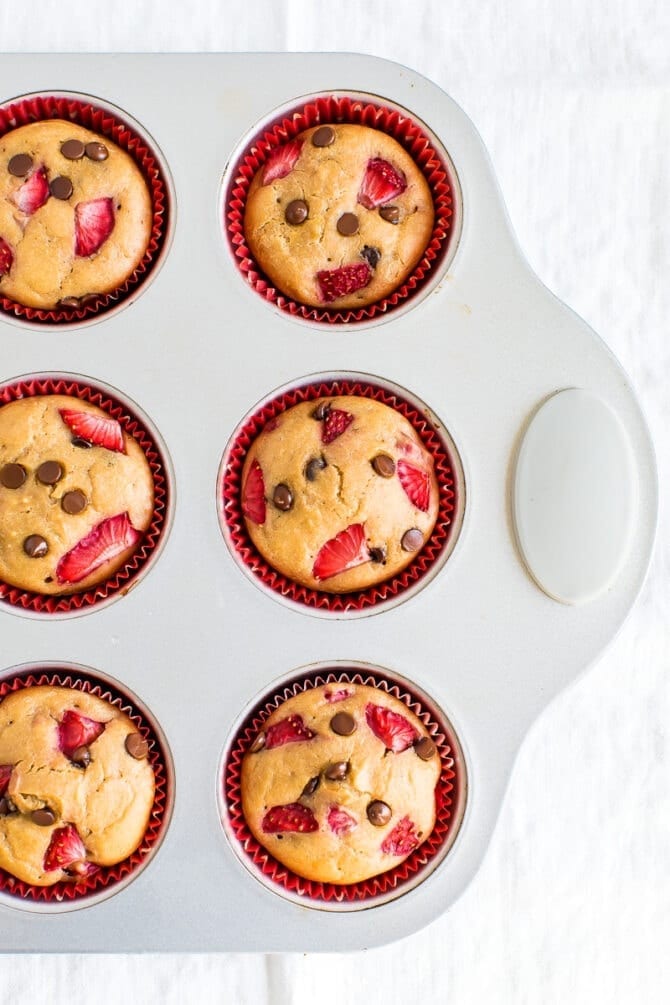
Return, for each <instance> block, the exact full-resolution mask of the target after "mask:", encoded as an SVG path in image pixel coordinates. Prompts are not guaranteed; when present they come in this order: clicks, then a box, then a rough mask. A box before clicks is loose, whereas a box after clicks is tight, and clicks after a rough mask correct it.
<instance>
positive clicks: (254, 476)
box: [242, 461, 266, 526]
mask: <svg viewBox="0 0 670 1005" xmlns="http://www.w3.org/2000/svg"><path fill="white" fill-rule="evenodd" d="M265 510H266V507H265V481H264V479H263V469H262V468H261V466H260V464H259V463H258V461H253V462H252V464H251V467H250V468H249V473H248V474H247V480H246V482H245V483H244V488H243V490H242V512H243V513H244V515H245V516H248V517H249V519H250V520H253V521H254V523H257V524H258V525H259V526H260V525H261V524H264V523H265Z"/></svg>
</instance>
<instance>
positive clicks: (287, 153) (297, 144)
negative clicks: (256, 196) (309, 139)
mask: <svg viewBox="0 0 670 1005" xmlns="http://www.w3.org/2000/svg"><path fill="white" fill-rule="evenodd" d="M301 149H302V140H291V142H290V143H284V144H283V145H282V146H280V147H275V148H274V150H271V151H270V155H269V157H268V159H267V160H266V162H265V167H264V168H263V184H264V185H269V184H270V182H272V181H277V179H278V178H285V177H286V175H287V174H290V173H291V171H292V170H293V168H294V167H295V164H296V161H297V160H298V157H299V156H300V151H301Z"/></svg>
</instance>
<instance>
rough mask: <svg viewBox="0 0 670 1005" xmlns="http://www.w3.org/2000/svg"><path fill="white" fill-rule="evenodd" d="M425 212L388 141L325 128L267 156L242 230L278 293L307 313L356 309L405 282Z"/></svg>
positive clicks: (416, 172) (421, 240)
mask: <svg viewBox="0 0 670 1005" xmlns="http://www.w3.org/2000/svg"><path fill="white" fill-rule="evenodd" d="M434 215H435V214H434V208H433V200H432V196H431V193H430V189H429V187H428V184H427V182H426V180H425V178H424V176H423V174H422V172H421V170H420V169H419V167H418V166H417V164H416V163H415V162H414V161H413V160H412V157H411V156H410V155H409V154H408V153H407V151H406V150H405V149H404V148H403V147H402V146H401V145H400V144H399V143H398V142H397V140H395V139H393V137H391V136H388V135H387V134H386V133H383V132H380V131H379V130H377V129H371V128H369V127H367V126H359V125H347V124H334V125H332V126H330V125H326V126H315V127H313V128H312V129H307V130H305V131H304V132H302V133H300V134H299V136H297V137H296V138H295V139H293V140H291V141H290V142H288V143H285V144H283V145H282V146H279V147H276V148H275V149H274V150H273V151H271V153H270V155H269V156H268V158H267V160H266V161H265V163H264V164H263V165H262V167H261V168H259V170H258V172H257V174H256V176H255V177H254V179H253V181H252V183H251V186H250V188H249V193H248V196H247V200H246V207H245V217H244V232H245V237H246V240H247V243H248V245H249V248H250V250H251V252H252V254H253V256H254V258H255V259H256V261H257V262H258V264H259V265H260V267H261V269H262V270H263V271H264V272H265V273H266V274H267V275H268V276H269V278H270V279H271V281H272V282H273V283H274V284H275V285H276V286H277V287H278V288H279V289H280V290H281V291H282V292H283V293H285V294H287V295H288V296H290V297H292V298H294V299H295V300H297V301H299V302H300V303H303V304H309V305H311V306H315V307H328V306H332V307H335V308H350V307H363V306H365V305H366V304H371V303H374V302H375V301H377V300H381V299H382V298H384V297H386V296H388V295H389V293H391V292H392V290H394V289H395V288H396V287H398V286H400V285H401V284H402V283H403V282H404V280H405V279H406V278H407V277H408V276H409V275H410V273H411V272H412V271H413V269H414V268H415V266H416V265H417V263H418V262H419V260H420V258H421V256H422V254H423V252H424V251H425V249H426V247H427V245H428V242H429V241H430V237H431V234H432V230H433V220H434Z"/></svg>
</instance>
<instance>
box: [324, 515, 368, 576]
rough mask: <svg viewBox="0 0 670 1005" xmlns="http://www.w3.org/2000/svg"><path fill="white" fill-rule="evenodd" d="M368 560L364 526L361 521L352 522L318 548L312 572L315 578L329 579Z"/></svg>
mask: <svg viewBox="0 0 670 1005" xmlns="http://www.w3.org/2000/svg"><path fill="white" fill-rule="evenodd" d="M369 561H370V554H369V552H368V548H367V545H366V543H365V528H364V527H363V524H362V523H352V524H350V525H349V526H348V527H345V529H344V530H341V531H340V533H339V534H337V535H336V536H335V537H331V539H330V541H326V543H325V544H324V545H323V546H322V547H321V548H320V549H319V553H318V554H317V556H316V558H315V559H314V566H313V568H312V573H313V575H314V578H315V579H330V577H331V576H337V575H339V574H340V573H341V572H346V571H347V569H353V568H354V567H355V566H357V565H362V564H363V562H369Z"/></svg>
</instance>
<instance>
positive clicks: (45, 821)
mask: <svg viewBox="0 0 670 1005" xmlns="http://www.w3.org/2000/svg"><path fill="white" fill-rule="evenodd" d="M30 819H31V820H32V822H33V823H34V824H37V825H38V826H39V827H51V825H52V824H55V823H56V814H55V813H54V812H53V811H52V810H50V809H49V807H48V806H45V807H44V809H41V810H33V812H32V813H31V814H30Z"/></svg>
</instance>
